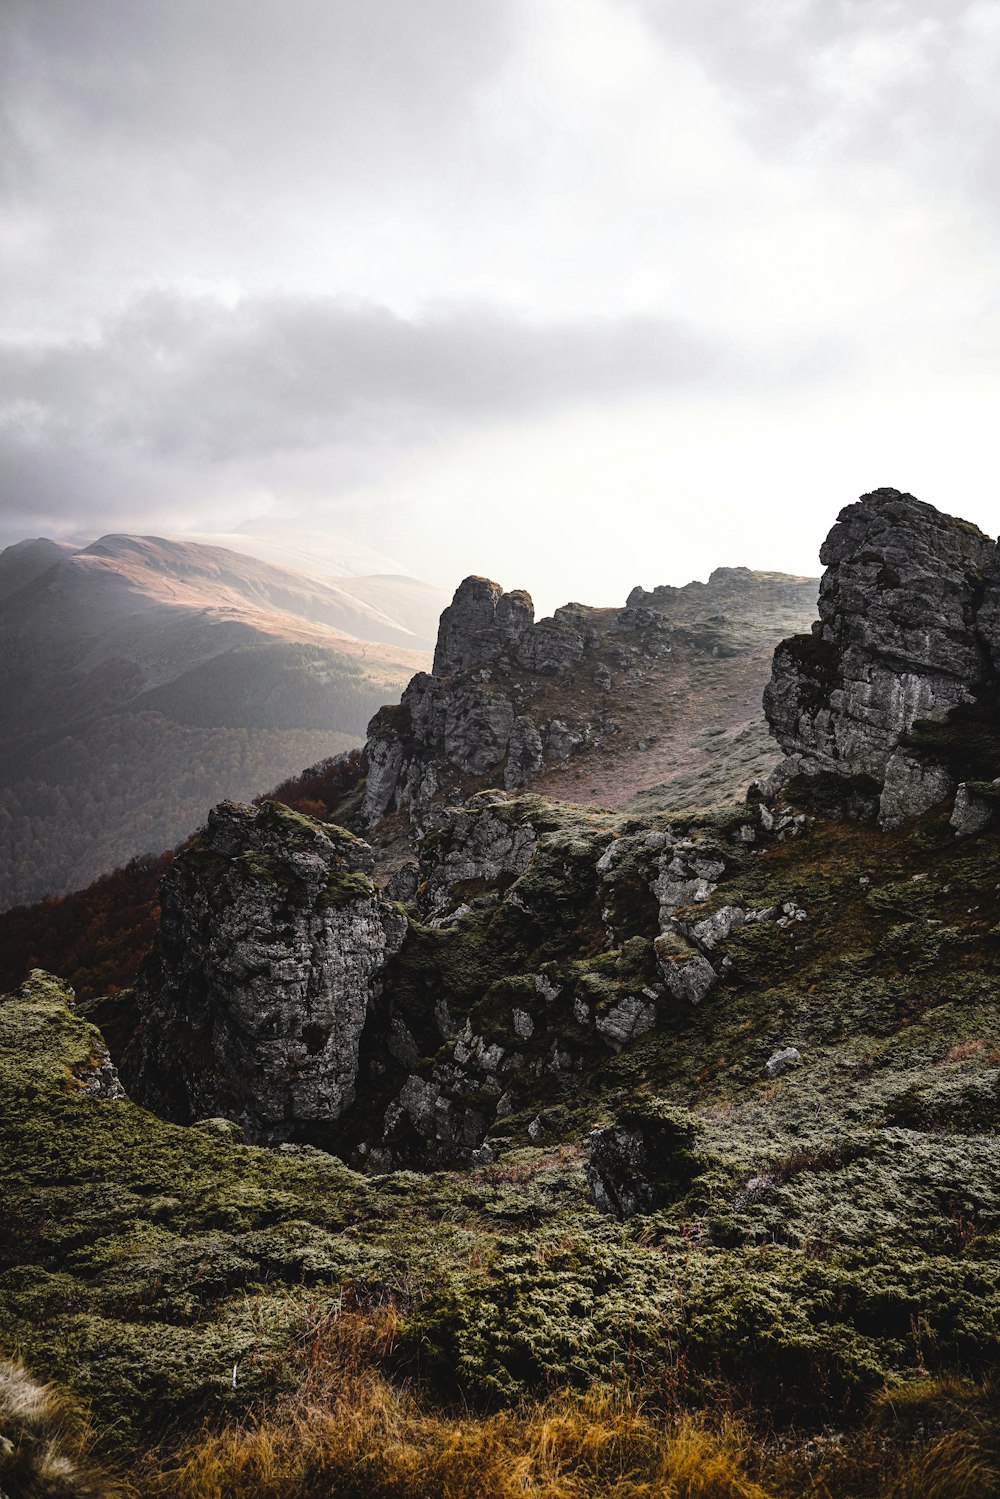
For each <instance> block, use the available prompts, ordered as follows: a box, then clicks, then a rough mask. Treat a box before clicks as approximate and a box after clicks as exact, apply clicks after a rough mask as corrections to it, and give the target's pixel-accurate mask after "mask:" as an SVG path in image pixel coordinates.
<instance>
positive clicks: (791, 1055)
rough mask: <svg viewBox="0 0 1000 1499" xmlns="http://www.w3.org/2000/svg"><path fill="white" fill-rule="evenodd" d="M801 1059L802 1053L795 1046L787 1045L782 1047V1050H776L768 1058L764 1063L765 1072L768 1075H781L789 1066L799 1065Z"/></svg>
mask: <svg viewBox="0 0 1000 1499" xmlns="http://www.w3.org/2000/svg"><path fill="white" fill-rule="evenodd" d="M801 1061H802V1057H801V1054H800V1053H799V1052H798V1051H797V1050H796V1048H795V1047H794V1046H785V1047H782V1049H781V1051H776V1052H775V1053H774V1055H773V1056H772V1057H769V1058H768V1059H767V1061H766V1062H765V1064H764V1072H765V1073H766V1075H767V1076H768V1077H780V1076H781V1074H782V1073H783V1072H787V1071H788V1070H789V1068H791V1067H797V1066H798V1065H799V1063H800V1062H801Z"/></svg>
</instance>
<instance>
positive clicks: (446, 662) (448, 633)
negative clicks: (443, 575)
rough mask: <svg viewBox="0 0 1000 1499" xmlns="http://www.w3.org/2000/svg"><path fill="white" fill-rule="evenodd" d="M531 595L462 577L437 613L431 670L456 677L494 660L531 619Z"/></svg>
mask: <svg viewBox="0 0 1000 1499" xmlns="http://www.w3.org/2000/svg"><path fill="white" fill-rule="evenodd" d="M534 618H535V606H534V604H533V603H532V601H531V595H530V594H528V593H524V592H523V591H522V590H520V589H515V590H514V591H513V592H512V593H504V591H503V589H502V588H501V586H500V584H499V583H493V582H491V580H490V579H489V578H475V577H473V578H466V579H465V580H464V582H462V583H460V584H459V586H458V588H457V589H456V591H455V597H454V598H453V599H452V601H451V603H450V604H449V606H448V608H447V609H445V610H444V612H443V613H442V615H441V624H440V626H439V629H438V638H437V648H436V650H435V652H434V667H433V672H434V675H435V676H436V677H456V676H459V675H460V674H461V673H462V672H464V671H468V670H469V668H470V667H473V666H484V665H486V664H487V663H488V662H490V661H494V660H495V659H496V658H497V656H499V654H500V652H501V651H502V650H503V648H504V646H506V645H511V644H514V645H516V644H517V643H518V641H519V640H520V639H521V636H522V635H524V634H525V633H526V632H527V631H528V630H529V629H530V628H531V625H532V624H533V623H534Z"/></svg>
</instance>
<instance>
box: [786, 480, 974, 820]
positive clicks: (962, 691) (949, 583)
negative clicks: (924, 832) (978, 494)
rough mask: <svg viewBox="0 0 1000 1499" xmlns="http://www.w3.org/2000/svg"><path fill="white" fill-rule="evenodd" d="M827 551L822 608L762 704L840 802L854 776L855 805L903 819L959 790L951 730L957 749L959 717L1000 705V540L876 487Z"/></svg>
mask: <svg viewBox="0 0 1000 1499" xmlns="http://www.w3.org/2000/svg"><path fill="white" fill-rule="evenodd" d="M820 558H821V560H822V562H823V563H824V564H825V566H826V572H825V573H824V575H823V579H822V582H821V584H820V595H819V615H820V618H819V620H818V621H817V623H816V624H815V625H814V626H813V633H812V634H811V635H798V636H795V637H793V638H792V639H790V640H786V641H783V642H782V644H781V645H780V646H779V647H778V649H777V650H776V651H775V656H774V667H773V671H772V675H771V680H770V683H769V684H768V687H767V689H766V691H765V695H764V708H765V712H766V714H767V718H768V721H769V723H770V725H771V729H772V732H773V733H774V734H775V736H776V737H777V739H778V741H779V743H780V744H781V746H782V748H783V749H784V750H785V751H786V753H787V754H788V755H790V756H796V757H798V758H797V760H796V761H795V763H794V766H792V767H789V772H794V773H804V774H806V775H811V776H813V777H816V778H817V779H816V780H815V782H814V785H815V788H816V790H817V791H818V792H821V793H823V794H824V795H825V797H826V800H827V801H828V802H831V803H837V802H838V801H840V802H841V803H843V799H844V793H842V792H840V791H838V790H837V784H836V783H837V781H838V780H839V781H840V783H841V784H843V782H844V780H845V779H846V780H847V781H849V782H852V783H853V790H852V792H851V793H848V799H850V797H851V796H853V797H854V801H855V807H854V808H850V807H848V808H847V810H863V809H864V807H865V806H866V805H870V806H871V807H872V808H873V810H874V809H876V808H877V814H878V818H879V821H880V823H881V824H882V825H883V826H885V827H895V826H897V825H899V824H900V823H901V822H903V821H904V820H905V819H907V818H909V817H913V816H917V815H919V814H920V813H922V812H925V811H927V810H928V809H929V808H930V807H932V806H934V805H936V804H937V803H939V802H941V801H942V800H944V799H946V798H947V797H948V796H949V795H951V794H953V793H954V790H955V785H956V775H955V768H954V761H955V756H954V755H953V754H951V753H949V752H948V751H949V740H956V739H957V741H958V748H959V750H960V749H961V743H960V741H961V737H962V731H961V729H960V728H957V727H956V728H955V729H954V730H951V723H952V720H954V719H956V718H959V717H960V716H961V712H962V710H963V709H965V708H968V706H969V705H977V704H978V705H984V706H985V707H986V708H987V709H989V710H992V708H993V702H994V698H995V693H994V689H993V682H994V681H995V677H996V671H997V665H998V663H1000V632H998V629H997V619H998V613H1000V612H998V609H997V599H998V597H1000V561H998V554H997V547H996V544H995V543H994V542H993V541H992V540H991V539H990V538H989V537H987V536H984V535H983V533H982V532H981V531H979V530H977V529H976V527H975V526H972V525H969V524H968V522H966V521H963V520H957V519H955V518H954V517H952V516H948V515H942V514H941V513H939V512H938V511H937V510H935V509H934V508H933V507H932V506H930V505H926V504H923V503H921V502H920V501H919V500H916V499H914V498H913V496H912V495H907V494H901V493H900V492H899V491H898V490H894V489H879V490H875V491H874V493H872V494H868V495H864V496H863V497H862V499H861V500H860V501H859V502H858V503H857V504H855V505H849V506H848V507H847V508H846V509H845V510H843V511H842V512H841V514H840V517H839V519H838V522H837V524H836V525H835V526H834V528H833V530H832V531H831V532H830V535H829V536H828V537H827V539H826V541H825V543H824V545H823V548H822V550H821V552H820ZM952 747H954V746H952ZM998 769H1000V766H998ZM823 776H826V777H827V778H828V779H829V778H831V777H832V778H834V784H833V786H832V787H830V786H826V785H825V784H824V783H823V781H822V780H821V779H819V778H821V777H823ZM788 778H789V777H788V774H786V775H784V776H783V777H781V779H784V780H787V779H788Z"/></svg>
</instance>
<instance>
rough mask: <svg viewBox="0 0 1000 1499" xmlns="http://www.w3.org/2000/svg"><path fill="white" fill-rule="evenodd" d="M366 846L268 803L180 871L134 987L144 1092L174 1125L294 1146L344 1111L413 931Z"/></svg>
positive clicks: (210, 835)
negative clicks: (197, 1124)
mask: <svg viewBox="0 0 1000 1499" xmlns="http://www.w3.org/2000/svg"><path fill="white" fill-rule="evenodd" d="M371 864H372V853H371V849H370V848H369V847H368V845H367V844H366V843H364V842H362V841H361V840H360V839H357V838H354V837H353V836H352V835H351V834H350V833H347V832H345V831H344V830H343V829H341V828H335V827H332V826H320V825H319V824H318V823H315V822H313V821H311V820H310V819H308V818H305V817H300V816H298V815H297V814H295V813H292V812H289V811H288V809H287V808H283V807H280V806H278V805H277V804H275V803H266V804H265V806H264V807H262V808H261V809H259V810H255V809H252V808H249V807H241V806H238V805H236V804H234V803H223V804H222V806H220V807H217V808H216V809H215V810H214V811H213V812H212V813H211V814H210V816H209V820H208V825H207V827H206V828H205V829H204V831H203V833H202V834H201V835H200V837H199V838H198V839H197V840H196V842H195V843H194V844H193V845H192V846H191V847H190V848H188V849H187V850H185V851H184V852H183V853H182V854H181V855H180V856H179V857H178V858H177V859H176V860H175V862H174V864H173V866H172V867H171V869H170V871H169V872H168V874H167V875H166V876H165V878H164V880H163V883H162V886H161V893H160V903H161V910H162V915H161V920H160V936H159V942H158V945H157V948H156V950H155V952H154V954H153V955H152V956H151V958H150V960H148V961H147V963H146V965H145V967H144V968H143V970H142V971H141V973H140V976H139V981H138V984H137V988H136V996H137V1001H138V1007H139V1016H140V1031H139V1036H138V1041H137V1043H136V1046H135V1050H134V1054H133V1055H132V1057H131V1058H130V1061H129V1077H130V1079H131V1083H132V1088H133V1089H134V1092H135V1095H136V1096H137V1097H138V1098H139V1099H141V1100H142V1101H143V1102H145V1103H147V1104H148V1105H149V1106H150V1107H153V1108H156V1109H157V1110H158V1111H159V1112H161V1113H163V1114H166V1115H167V1116H168V1117H171V1118H176V1119H181V1120H188V1119H194V1118H197V1117H199V1116H203V1115H208V1114H222V1115H225V1116H227V1117H229V1118H233V1119H237V1120H238V1121H239V1122H240V1123H241V1124H243V1125H244V1126H245V1127H246V1129H247V1131H248V1133H249V1134H250V1135H251V1136H252V1137H253V1138H257V1139H273V1140H281V1139H293V1138H296V1137H301V1136H302V1135H303V1134H308V1133H309V1132H310V1131H311V1130H315V1129H316V1128H317V1127H321V1126H323V1125H326V1124H329V1123H330V1122H331V1121H333V1120H335V1119H336V1118H337V1117H338V1116H339V1115H340V1114H341V1113H342V1112H343V1110H344V1109H345V1108H346V1107H347V1106H348V1105H349V1104H350V1103H351V1101H352V1100H353V1097H354V1091H355V1083H356V1079H357V1070H358V1057H359V1048H360V1043H361V1036H362V1032H363V1031H364V1028H365V1025H366V1022H367V1020H368V1018H369V1015H370V1013H371V1010H372V1007H373V1004H374V1002H375V1000H376V999H377V997H378V995H379V993H380V988H381V982H382V972H383V968H384V966H385V962H386V959H387V956H389V955H390V954H391V953H393V952H394V951H396V950H397V949H398V948H399V946H400V944H401V943H402V940H403V937H404V935H405V932H406V919H405V917H403V916H402V915H401V914H400V913H399V911H398V909H397V908H396V907H395V906H393V905H391V904H390V903H389V902H387V901H385V900H383V899H381V898H380V897H379V894H378V892H377V890H376V889H375V886H374V885H373V884H372V882H371V880H370V879H369V878H368V874H367V872H366V871H367V870H369V869H370V868H371Z"/></svg>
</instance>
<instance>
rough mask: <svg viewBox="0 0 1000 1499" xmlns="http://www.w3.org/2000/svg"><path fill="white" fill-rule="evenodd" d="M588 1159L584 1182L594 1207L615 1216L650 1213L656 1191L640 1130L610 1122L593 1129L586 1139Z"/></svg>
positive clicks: (654, 1204)
mask: <svg viewBox="0 0 1000 1499" xmlns="http://www.w3.org/2000/svg"><path fill="white" fill-rule="evenodd" d="M587 1145H588V1147H589V1151H590V1159H589V1161H588V1162H587V1166H586V1176H587V1185H588V1186H589V1187H590V1191H591V1195H592V1197H593V1199H594V1205H595V1207H597V1208H599V1209H600V1211H601V1212H602V1213H608V1214H609V1215H610V1216H613V1217H615V1218H633V1217H635V1215H636V1213H651V1212H652V1211H653V1209H654V1208H655V1207H656V1201H657V1193H656V1188H655V1187H654V1185H653V1183H652V1181H651V1180H650V1177H651V1174H652V1171H651V1165H650V1160H649V1153H648V1151H647V1148H646V1142H645V1140H644V1139H643V1137H642V1134H641V1133H640V1131H639V1130H633V1129H625V1128H624V1127H623V1126H622V1125H620V1124H619V1125H613V1126H612V1127H611V1128H609V1129H595V1130H592V1131H591V1133H590V1136H589V1138H588V1140H587Z"/></svg>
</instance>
